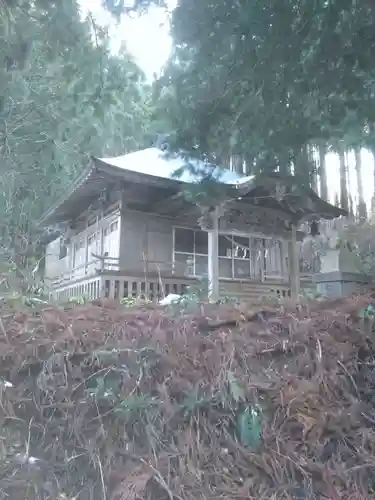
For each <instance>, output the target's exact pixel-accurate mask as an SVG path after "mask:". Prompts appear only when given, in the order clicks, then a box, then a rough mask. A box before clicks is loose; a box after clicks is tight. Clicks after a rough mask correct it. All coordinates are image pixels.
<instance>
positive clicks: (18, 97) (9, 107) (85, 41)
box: [0, 0, 149, 252]
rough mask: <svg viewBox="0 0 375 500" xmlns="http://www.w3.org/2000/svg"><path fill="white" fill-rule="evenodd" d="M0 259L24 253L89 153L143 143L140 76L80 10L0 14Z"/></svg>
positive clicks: (41, 6)
mask: <svg viewBox="0 0 375 500" xmlns="http://www.w3.org/2000/svg"><path fill="white" fill-rule="evenodd" d="M0 16H1V21H2V23H1V24H0V58H1V59H2V60H3V61H5V65H4V67H2V68H1V69H0V182H1V189H0V210H1V213H2V218H1V222H0V251H3V252H4V251H6V252H8V251H9V249H11V248H12V249H13V251H18V250H19V247H20V246H21V247H23V248H26V247H27V246H28V244H29V242H30V240H33V241H34V240H35V238H34V237H33V236H32V234H33V228H34V225H35V222H36V220H37V219H38V217H39V216H40V215H41V213H42V211H43V210H44V209H45V208H46V207H47V206H48V205H49V204H50V203H51V201H52V200H54V199H56V197H57V196H59V195H60V194H61V193H62V192H63V191H64V190H65V189H66V188H67V186H68V184H69V183H70V182H71V181H72V179H73V178H74V177H75V176H76V175H77V174H78V173H79V172H80V171H81V169H83V168H84V166H85V163H86V162H87V161H88V159H89V157H90V155H92V154H93V155H103V154H113V155H116V154H120V153H123V152H126V151H131V150H134V149H136V148H137V147H139V146H140V145H142V144H143V142H144V140H145V134H146V132H147V131H146V129H147V121H148V119H149V116H148V110H147V109H145V105H144V102H145V98H146V94H147V89H146V88H145V85H144V83H143V80H144V79H143V75H142V73H141V71H140V70H139V68H138V67H137V66H136V64H135V63H134V61H133V60H132V59H131V57H130V56H129V54H128V53H127V52H126V51H125V50H124V51H123V52H122V53H121V54H119V56H117V57H112V56H111V55H110V53H109V49H108V37H107V35H106V33H105V32H104V31H103V30H102V29H101V28H100V27H99V26H96V25H95V24H94V23H93V21H92V20H91V19H88V20H86V21H85V22H82V21H81V19H80V15H79V10H78V6H77V3H76V2H75V1H73V0H66V1H65V0H64V2H49V1H47V0H36V1H35V2H30V3H29V4H28V3H27V2H24V4H22V5H21V4H18V3H17V2H7V3H6V7H4V8H2V10H1V11H0Z"/></svg>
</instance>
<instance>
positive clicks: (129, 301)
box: [120, 296, 151, 308]
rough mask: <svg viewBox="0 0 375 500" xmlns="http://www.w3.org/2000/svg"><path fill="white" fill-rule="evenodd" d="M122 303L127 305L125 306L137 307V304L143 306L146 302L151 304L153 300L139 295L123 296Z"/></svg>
mask: <svg viewBox="0 0 375 500" xmlns="http://www.w3.org/2000/svg"><path fill="white" fill-rule="evenodd" d="M120 303H121V304H122V305H123V306H125V307H129V308H131V307H136V306H141V305H145V304H150V303H151V301H150V300H148V299H146V298H145V297H144V296H139V297H123V298H122V299H121V300H120Z"/></svg>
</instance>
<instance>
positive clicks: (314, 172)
mask: <svg viewBox="0 0 375 500" xmlns="http://www.w3.org/2000/svg"><path fill="white" fill-rule="evenodd" d="M307 155H308V161H309V165H310V169H311V172H310V185H311V189H312V190H313V191H315V193H318V169H317V164H316V161H315V156H314V148H313V147H312V146H307Z"/></svg>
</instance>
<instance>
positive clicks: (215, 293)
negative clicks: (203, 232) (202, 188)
mask: <svg viewBox="0 0 375 500" xmlns="http://www.w3.org/2000/svg"><path fill="white" fill-rule="evenodd" d="M211 222H212V226H211V228H210V229H209V230H208V297H209V299H210V300H212V301H217V300H219V296H220V285H219V214H218V211H217V210H215V212H213V213H212V214H211Z"/></svg>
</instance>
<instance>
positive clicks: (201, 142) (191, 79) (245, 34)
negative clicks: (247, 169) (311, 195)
mask: <svg viewBox="0 0 375 500" xmlns="http://www.w3.org/2000/svg"><path fill="white" fill-rule="evenodd" d="M107 3H108V4H109V7H112V9H113V8H114V5H113V4H114V2H113V1H112V0H108V2H107ZM136 3H137V2H136ZM140 3H141V4H142V6H144V5H145V4H147V3H150V2H147V0H140ZM151 3H155V2H152V1H151ZM157 3H159V2H157ZM374 27H375V11H374V9H373V7H372V5H371V2H368V1H367V0H366V1H364V2H351V1H340V2H339V1H338V0H332V1H330V2H327V1H325V0H318V1H317V2H311V1H309V0H299V1H298V2H297V4H296V2H295V1H292V0H285V1H282V2H280V1H279V0H271V1H270V2H254V1H250V0H248V1H244V2H237V3H236V2H228V1H219V0H180V1H179V3H178V6H177V8H176V9H175V11H174V12H173V15H172V35H173V40H174V52H173V55H172V57H171V60H170V62H169V65H168V68H167V70H166V72H165V75H164V82H165V84H166V85H167V86H172V87H173V88H174V91H175V97H176V109H177V110H178V111H177V112H174V113H173V117H172V122H173V127H172V128H173V130H174V131H175V132H176V136H177V139H178V141H177V142H178V143H179V144H180V145H183V146H184V147H185V148H190V149H191V150H192V151H193V152H201V153H202V154H206V155H207V154H212V152H216V151H219V150H220V147H221V144H222V143H223V140H224V139H225V140H227V138H228V135H229V136H230V138H231V139H232V140H233V141H234V146H235V149H236V151H237V150H238V149H239V150H240V151H241V152H242V153H243V154H246V155H249V156H250V157H252V158H253V159H254V162H253V164H254V169H255V171H259V170H261V171H264V172H267V171H272V170H279V171H281V172H286V171H288V170H289V168H290V166H291V164H293V165H294V168H295V171H296V173H298V165H302V171H301V172H300V174H301V175H302V177H306V171H305V167H306V165H305V162H296V158H297V157H299V156H300V152H301V151H302V150H303V149H304V148H305V147H306V146H307V145H308V144H314V143H317V142H318V141H323V142H325V143H327V144H329V143H330V142H331V141H335V140H338V139H341V138H342V137H343V136H344V135H345V133H346V132H347V131H348V130H347V128H348V123H347V120H346V117H347V115H348V113H350V114H352V115H353V117H354V118H355V120H356V124H355V125H356V127H362V129H363V127H364V126H365V124H373V123H375V112H374V111H373V109H372V108H373V107H372V106H368V102H369V100H371V99H373V97H374V95H373V94H374V90H373V80H374V76H375V63H374V59H373V45H374V41H375V35H374V33H375V30H374ZM175 111H176V110H175ZM344 127H345V128H346V130H343V128H344ZM228 131H229V132H228ZM310 167H311V164H310ZM309 176H310V175H309Z"/></svg>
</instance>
